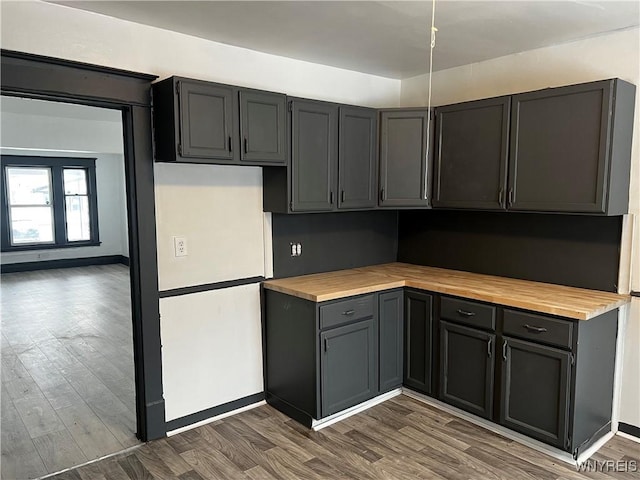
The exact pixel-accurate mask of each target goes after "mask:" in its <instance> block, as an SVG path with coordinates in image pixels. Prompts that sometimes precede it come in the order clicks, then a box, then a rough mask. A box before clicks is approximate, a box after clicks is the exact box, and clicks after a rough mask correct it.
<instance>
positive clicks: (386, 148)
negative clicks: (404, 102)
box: [378, 108, 433, 208]
mask: <svg viewBox="0 0 640 480" xmlns="http://www.w3.org/2000/svg"><path fill="white" fill-rule="evenodd" d="M429 115H430V113H429V111H428V110H427V109H424V108H419V109H415V108H414V109H401V110H400V109H393V110H382V111H381V113H380V194H379V195H380V198H379V203H378V204H379V205H380V206H381V207H392V208H403V207H426V206H428V205H429V198H430V195H431V163H432V162H431V161H430V159H429V158H428V156H427V128H430V129H431V130H433V122H429ZM429 123H431V126H430V127H428V124H429ZM430 138H431V139H433V131H431V132H430ZM431 143H433V142H431ZM429 150H430V151H431V150H432V149H431V148H429ZM430 155H431V153H430V152H429V156H430Z"/></svg>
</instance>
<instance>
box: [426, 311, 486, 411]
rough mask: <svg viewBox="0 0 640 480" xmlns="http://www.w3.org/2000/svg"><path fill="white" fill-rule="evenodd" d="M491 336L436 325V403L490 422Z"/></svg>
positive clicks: (444, 325) (481, 332) (458, 326)
mask: <svg viewBox="0 0 640 480" xmlns="http://www.w3.org/2000/svg"><path fill="white" fill-rule="evenodd" d="M494 350H495V335H493V334H490V333H487V332H483V331H482V330H477V329H475V328H468V327H463V326H461V325H455V324H453V323H449V322H443V321H441V322H440V392H439V394H440V399H441V400H443V401H445V402H447V403H450V404H451V405H454V406H456V407H460V408H462V409H463V410H467V411H469V412H471V413H475V414H476V415H479V416H481V417H484V418H489V419H490V418H491V417H492V411H493V388H494V380H493V379H494V369H495V358H494Z"/></svg>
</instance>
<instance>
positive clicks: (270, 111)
mask: <svg viewBox="0 0 640 480" xmlns="http://www.w3.org/2000/svg"><path fill="white" fill-rule="evenodd" d="M240 138H241V142H242V150H241V153H240V160H241V161H243V162H253V163H256V162H258V163H261V164H262V163H264V164H274V165H277V164H281V165H284V164H286V160H287V152H286V96H285V95H281V94H278V93H268V92H253V91H246V90H241V91H240Z"/></svg>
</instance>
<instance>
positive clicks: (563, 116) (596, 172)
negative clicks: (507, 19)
mask: <svg viewBox="0 0 640 480" xmlns="http://www.w3.org/2000/svg"><path fill="white" fill-rule="evenodd" d="M634 104H635V87H634V86H633V85H631V84H628V83H626V82H623V81H622V80H618V79H614V80H604V81H601V82H593V83H585V84H581V85H572V86H569V87H561V88H551V89H547V90H541V91H538V92H531V93H524V94H520V95H514V96H513V101H512V113H511V116H512V122H511V144H510V150H511V153H510V164H509V208H510V209H511V210H533V211H545V212H576V213H598V214H608V215H621V214H624V213H627V210H628V200H629V168H630V158H631V137H632V128H633V110H634Z"/></svg>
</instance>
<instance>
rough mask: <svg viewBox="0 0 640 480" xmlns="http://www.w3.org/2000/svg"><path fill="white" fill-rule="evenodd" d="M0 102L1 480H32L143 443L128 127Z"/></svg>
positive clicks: (79, 112) (19, 101)
mask: <svg viewBox="0 0 640 480" xmlns="http://www.w3.org/2000/svg"><path fill="white" fill-rule="evenodd" d="M0 100H1V101H0V111H1V114H2V115H1V119H2V145H1V147H2V150H1V153H2V169H1V171H0V177H1V180H2V181H1V182H0V188H1V189H2V200H3V201H2V213H1V216H2V217H3V218H4V221H3V225H2V227H3V228H2V258H1V263H2V271H3V274H2V278H1V280H0V281H1V300H2V305H1V307H2V328H1V336H2V342H3V343H2V361H3V365H2V372H1V373H2V375H1V376H2V398H1V401H2V418H1V423H2V430H3V431H4V432H5V438H7V435H8V437H10V441H4V442H2V445H1V447H2V478H3V479H4V478H35V477H39V476H42V475H45V474H49V473H53V472H57V471H60V470H62V469H65V468H69V467H71V466H75V465H79V464H81V463H84V462H86V461H88V460H93V459H95V458H99V457H102V456H104V455H108V454H111V453H114V452H117V451H121V450H123V449H125V448H128V447H131V446H134V445H137V444H138V443H139V442H140V441H139V440H138V439H137V438H136V413H135V412H136V403H135V381H134V359H133V331H132V329H133V327H132V325H133V324H132V315H131V291H130V276H129V267H128V265H129V234H128V222H127V200H126V192H125V168H124V166H125V162H124V143H123V126H122V116H121V113H120V112H119V111H117V110H113V109H104V108H97V107H88V106H82V105H73V104H66V103H60V102H51V101H44V100H33V99H25V98H18V97H2V98H1V99H0ZM61 452H62V453H61Z"/></svg>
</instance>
